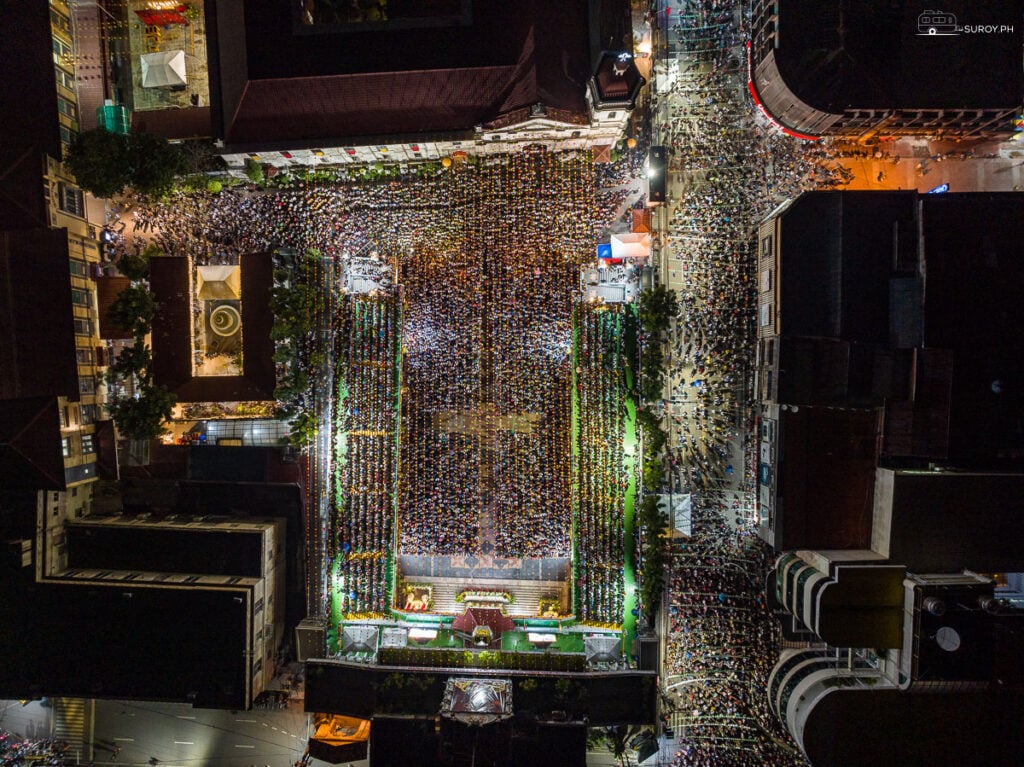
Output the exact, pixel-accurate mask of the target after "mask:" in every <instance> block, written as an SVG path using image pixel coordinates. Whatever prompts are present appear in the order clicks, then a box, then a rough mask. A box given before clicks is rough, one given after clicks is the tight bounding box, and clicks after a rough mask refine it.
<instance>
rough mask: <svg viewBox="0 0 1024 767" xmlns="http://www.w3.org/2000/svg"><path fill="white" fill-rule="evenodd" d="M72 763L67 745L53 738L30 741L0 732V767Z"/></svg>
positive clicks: (4, 731)
mask: <svg viewBox="0 0 1024 767" xmlns="http://www.w3.org/2000/svg"><path fill="white" fill-rule="evenodd" d="M74 762H75V755H74V754H69V753H68V744H67V743H65V742H63V741H60V740H56V739H53V738H43V739H31V740H30V739H28V738H22V737H20V736H19V735H16V734H14V733H10V732H7V731H6V730H0V765H2V766H3V767H22V766H23V765H30V764H37V765H65V764H73V763H74Z"/></svg>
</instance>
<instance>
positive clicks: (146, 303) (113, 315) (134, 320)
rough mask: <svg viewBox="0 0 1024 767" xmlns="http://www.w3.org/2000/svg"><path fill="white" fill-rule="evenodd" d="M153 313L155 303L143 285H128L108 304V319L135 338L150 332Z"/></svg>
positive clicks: (154, 311)
mask: <svg viewBox="0 0 1024 767" xmlns="http://www.w3.org/2000/svg"><path fill="white" fill-rule="evenodd" d="M155 313H156V301H154V300H153V294H152V293H150V292H149V289H148V288H146V287H145V286H143V285H130V286H129V287H127V288H125V289H124V290H122V291H121V292H120V293H118V294H117V298H115V299H114V301H113V303H111V304H110V319H112V320H113V321H114V322H116V323H117V324H118V325H120V326H121V327H122V328H125V329H126V330H129V331H130V332H131V333H132V335H134V336H136V337H139V336H144V335H146V333H148V332H149V331H150V328H151V327H152V326H153V315H154V314H155Z"/></svg>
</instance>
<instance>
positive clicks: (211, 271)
mask: <svg viewBox="0 0 1024 767" xmlns="http://www.w3.org/2000/svg"><path fill="white" fill-rule="evenodd" d="M196 294H197V298H199V300H200V301H210V300H218V299H219V300H224V299H239V298H241V297H242V267H240V266H235V265H231V264H229V265H226V266H200V267H197V268H196Z"/></svg>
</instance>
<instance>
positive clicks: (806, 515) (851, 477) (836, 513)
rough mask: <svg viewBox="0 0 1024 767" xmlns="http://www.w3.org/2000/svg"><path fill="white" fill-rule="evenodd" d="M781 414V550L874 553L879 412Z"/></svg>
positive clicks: (813, 410)
mask: <svg viewBox="0 0 1024 767" xmlns="http://www.w3.org/2000/svg"><path fill="white" fill-rule="evenodd" d="M779 416H780V417H779V459H778V464H777V471H778V475H779V476H778V478H777V486H778V500H777V502H776V503H777V507H776V518H775V542H774V545H775V550H776V551H784V550H789V549H864V548H870V545H871V516H872V504H873V499H874V488H875V466H876V465H877V462H878V448H877V444H878V440H877V434H878V431H879V429H880V428H881V423H880V422H881V416H880V412H879V411H876V410H847V409H838V408H817V407H801V408H800V409H799V410H798V411H797V412H796V413H793V412H782V413H780V414H779Z"/></svg>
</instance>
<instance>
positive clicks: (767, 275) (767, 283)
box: [761, 269, 772, 292]
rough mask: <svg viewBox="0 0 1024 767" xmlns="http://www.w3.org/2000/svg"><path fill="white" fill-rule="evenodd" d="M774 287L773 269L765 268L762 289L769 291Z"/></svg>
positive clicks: (762, 274) (762, 273)
mask: <svg viewBox="0 0 1024 767" xmlns="http://www.w3.org/2000/svg"><path fill="white" fill-rule="evenodd" d="M771 289H772V270H771V269H765V270H764V271H763V272H761V290H762V292H767V291H769V290H771Z"/></svg>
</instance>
